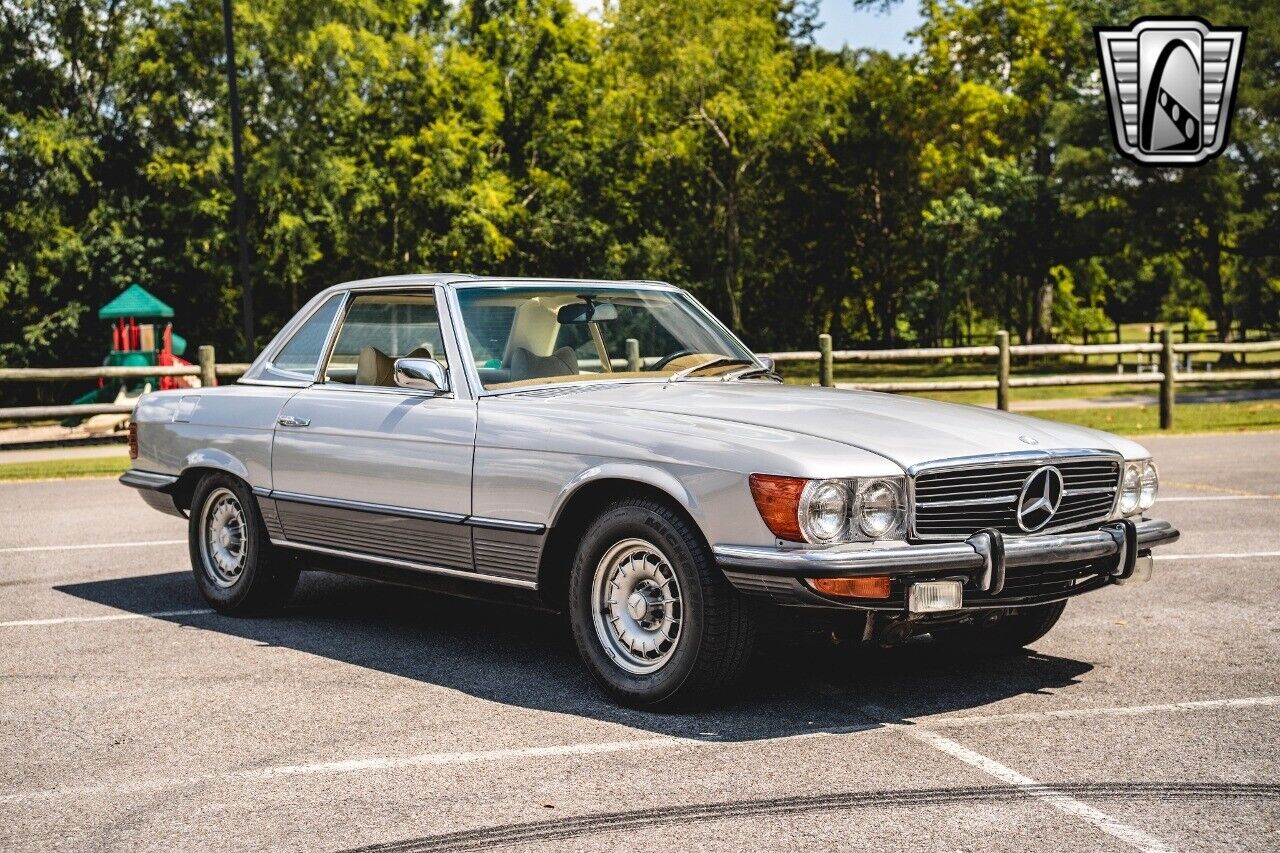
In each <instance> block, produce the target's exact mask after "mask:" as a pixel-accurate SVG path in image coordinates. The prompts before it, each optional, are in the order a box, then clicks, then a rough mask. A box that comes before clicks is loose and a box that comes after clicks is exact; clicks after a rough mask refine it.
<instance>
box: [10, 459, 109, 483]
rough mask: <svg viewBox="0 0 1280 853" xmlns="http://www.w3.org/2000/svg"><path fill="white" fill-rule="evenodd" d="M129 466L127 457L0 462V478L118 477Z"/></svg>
mask: <svg viewBox="0 0 1280 853" xmlns="http://www.w3.org/2000/svg"><path fill="white" fill-rule="evenodd" d="M128 467H129V457H127V456H124V455H120V456H92V457H87V458H78V459H47V460H41V461H39V462H0V480H66V479H69V478H72V477H118V476H120V475H121V474H123V473H124V472H125V471H126V470H127V469H128Z"/></svg>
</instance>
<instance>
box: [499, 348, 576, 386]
mask: <svg viewBox="0 0 1280 853" xmlns="http://www.w3.org/2000/svg"><path fill="white" fill-rule="evenodd" d="M577 375H578V354H577V353H575V352H574V351H573V349H572V348H571V347H560V349H558V350H556V351H555V352H553V353H551V355H534V354H533V353H531V352H530V351H529V350H527V349H525V348H524V347H516V348H515V349H514V350H512V352H511V381H512V382H518V381H520V380H522V379H545V378H546V377H548V376H577Z"/></svg>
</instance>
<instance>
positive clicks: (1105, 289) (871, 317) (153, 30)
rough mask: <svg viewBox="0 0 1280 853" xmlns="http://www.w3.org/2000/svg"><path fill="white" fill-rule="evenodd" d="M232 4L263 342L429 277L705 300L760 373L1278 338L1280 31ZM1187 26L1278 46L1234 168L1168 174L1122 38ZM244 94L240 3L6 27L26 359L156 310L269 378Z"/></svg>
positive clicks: (1262, 61)
mask: <svg viewBox="0 0 1280 853" xmlns="http://www.w3.org/2000/svg"><path fill="white" fill-rule="evenodd" d="M913 1H914V0H907V2H913ZM845 2H853V3H855V5H863V6H887V5H892V4H893V2H895V0H872V2H867V0H845ZM234 8H235V15H236V26H237V41H238V56H237V60H238V63H239V66H240V74H241V78H240V81H241V82H240V91H241V96H242V100H243V112H244V120H245V151H246V156H247V174H246V189H247V195H248V198H249V213H250V215H249V228H250V244H251V247H252V255H253V278H254V280H255V282H256V290H255V298H256V301H257V305H256V312H257V315H258V318H259V323H258V331H257V336H258V337H257V340H256V341H253V342H250V343H251V344H252V345H253V346H260V345H261V344H263V343H264V342H265V340H266V339H267V338H269V337H270V335H271V334H272V333H273V332H274V331H275V329H277V328H278V327H279V326H280V324H281V323H283V322H284V321H285V320H286V319H287V318H288V316H290V315H291V314H292V312H293V311H295V310H296V308H297V306H298V305H300V304H301V303H302V302H303V301H304V300H305V299H306V298H307V297H309V296H310V295H311V294H313V293H314V292H316V291H317V290H319V289H320V288H322V287H324V286H327V285H329V284H332V283H334V282H338V281H342V280H346V279H353V278H361V277H367V276H372V275H380V274H387V273H396V272H411V271H422V270H455V271H470V272H478V273H493V274H512V275H545V276H583V277H639V278H663V279H668V280H673V281H675V282H677V283H679V284H682V285H685V286H688V287H690V288H691V289H693V290H694V291H695V292H696V293H697V294H698V295H699V296H701V297H702V298H703V299H704V301H706V302H707V303H708V304H709V305H711V306H712V307H713V309H714V310H716V311H717V312H718V313H719V314H720V315H721V316H722V317H723V318H724V319H725V321H726V322H727V323H729V324H730V325H732V326H734V327H735V328H737V329H739V330H740V331H742V332H743V334H744V335H745V336H746V338H747V339H748V340H749V342H751V343H752V344H754V345H756V346H758V347H761V348H775V347H796V346H800V347H805V348H808V347H810V346H811V345H812V337H813V334H814V332H815V331H819V330H821V331H830V332H831V333H832V334H833V335H835V336H836V338H837V341H838V342H840V343H841V344H845V343H852V342H859V341H860V342H875V343H881V344H892V343H894V342H899V341H906V342H915V341H918V342H922V343H937V342H940V341H943V340H947V339H952V338H955V337H956V336H957V335H959V336H962V337H963V336H965V335H969V336H972V335H974V334H981V333H982V332H984V331H989V330H991V329H994V328H996V327H997V326H1003V327H1007V328H1010V329H1013V330H1015V332H1016V333H1017V334H1018V335H1019V336H1020V337H1022V338H1024V339H1028V340H1049V339H1052V338H1053V337H1054V336H1055V335H1060V334H1064V333H1078V332H1080V331H1081V330H1083V329H1086V328H1088V329H1098V328H1099V327H1101V326H1104V325H1109V324H1110V323H1111V322H1118V321H1130V320H1149V319H1157V318H1161V319H1166V320H1171V321H1185V322H1191V323H1204V322H1205V321H1206V320H1210V319H1211V320H1213V321H1215V322H1216V324H1217V327H1218V328H1219V329H1220V330H1230V329H1231V328H1232V323H1233V322H1234V323H1243V324H1246V325H1249V326H1254V327H1257V326H1268V327H1269V326H1273V325H1274V324H1275V322H1276V320H1277V319H1278V314H1280V258H1278V257H1277V253H1280V248H1278V244H1277V241H1276V240H1275V236H1274V235H1276V234H1277V233H1280V139H1278V138H1277V136H1278V131H1277V123H1276V116H1277V115H1280V80H1278V79H1277V75H1278V74H1280V58H1278V57H1277V53H1276V52H1277V50H1280V11H1277V7H1276V6H1275V5H1274V4H1273V3H1268V2H1265V0H1208V2H1207V6H1206V3H1204V2H1199V3H1197V4H1191V3H1189V2H1180V3H1179V2H1175V3H1174V4H1173V8H1170V4H1168V3H1161V4H1155V3H1150V2H1145V1H1144V0H924V2H922V4H921V9H922V13H923V18H924V23H923V25H922V26H921V28H920V30H919V31H918V32H917V33H916V34H915V43H916V45H917V48H916V49H915V50H914V51H913V52H910V53H908V54H906V55H901V56H894V55H889V54H886V53H882V52H876V51H866V50H862V51H852V50H846V51H842V52H831V51H827V50H823V49H821V48H818V47H816V46H815V45H814V43H813V40H812V33H813V30H814V27H815V26H816V23H815V21H816V17H815V4H813V3H812V2H795V0H792V2H785V1H784V0H681V2H676V0H617V2H611V3H609V4H605V6H604V11H603V13H602V14H601V15H598V16H595V17H592V16H588V15H585V14H583V13H582V12H581V11H579V9H578V8H577V7H576V6H575V5H574V3H573V2H571V0H461V2H448V0H254V2H246V1H245V0H241V2H236V3H235V4H234ZM1178 12H1181V13H1184V14H1199V15H1203V16H1205V17H1207V18H1208V19H1209V20H1211V21H1213V22H1214V23H1216V24H1237V25H1239V24H1244V25H1247V26H1249V27H1250V33H1249V36H1248V44H1247V47H1246V54H1245V61H1244V65H1243V69H1244V70H1243V75H1242V80H1241V87H1240V91H1239V98H1238V107H1237V112H1236V119H1235V122H1234V123H1233V125H1232V143H1231V145H1230V147H1229V149H1228V151H1227V152H1226V153H1225V154H1224V156H1222V157H1221V158H1219V159H1217V160H1215V161H1213V162H1212V163H1210V164H1208V165H1205V166H1202V167H1200V168H1194V169H1150V168H1144V167H1138V166H1135V165H1133V164H1131V163H1129V162H1128V161H1125V160H1123V159H1122V158H1120V157H1119V156H1118V155H1117V154H1116V152H1115V151H1114V149H1113V147H1112V144H1111V139H1110V131H1109V130H1108V125H1107V122H1108V117H1107V115H1106V112H1105V108H1104V106H1103V102H1102V98H1101V95H1100V92H1099V88H1098V70H1097V64H1096V58H1095V55H1094V47H1093V36H1092V27H1093V26H1094V25H1095V24H1117V23H1127V22H1128V21H1129V20H1132V19H1133V18H1135V17H1137V16H1139V15H1141V14H1170V13H1178ZM224 62H225V57H224V56H223V42H222V18H221V3H220V2H219V0H0V223H2V224H0V309H3V310H2V311H0V362H4V363H8V364H15V365H17V364H56V363H90V362H91V361H93V360H96V358H98V357H99V356H100V355H101V351H102V349H103V346H104V343H105V340H104V339H105V330H103V329H100V328H99V326H98V324H97V321H96V319H94V313H93V310H94V309H96V308H97V307H98V306H100V305H101V304H103V303H104V302H106V301H107V300H108V299H110V298H111V297H112V296H114V295H115V294H116V293H117V292H119V290H121V289H122V288H123V287H124V286H126V285H127V284H129V283H130V282H132V281H138V282H140V283H142V284H143V285H145V286H146V287H148V288H149V289H150V290H152V291H153V292H155V293H156V294H157V295H159V296H160V297H161V298H163V299H164V300H165V301H167V302H170V303H171V304H172V305H174V307H175V308H176V309H177V312H178V325H179V328H180V329H181V331H182V332H183V333H184V334H185V335H186V336H187V337H189V338H192V339H193V340H196V341H200V342H206V341H207V342H211V343H214V344H217V345H218V346H220V347H222V348H224V351H238V350H239V349H240V348H241V347H243V345H244V343H245V342H244V341H242V340H240V339H239V337H238V335H239V334H240V332H239V329H240V323H239V319H238V318H239V303H240V293H239V289H238V285H237V284H236V281H237V277H236V276H235V275H234V274H233V267H234V260H235V235H234V232H233V230H232V216H231V212H232V197H231V191H230V172H231V164H230V143H229V134H228V130H227V128H228V125H229V116H228V113H227V97H226V76H225V64H224ZM1227 333H1229V331H1228V332H1227Z"/></svg>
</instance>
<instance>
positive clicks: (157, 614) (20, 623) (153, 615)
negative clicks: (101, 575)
mask: <svg viewBox="0 0 1280 853" xmlns="http://www.w3.org/2000/svg"><path fill="white" fill-rule="evenodd" d="M212 612H213V611H212V610H210V609H209V608H207V607H204V608H201V609H199V610H155V611H152V612H150V613H112V614H110V615H109V616H61V617H58V618H55V619H18V620H16V621H14V622H0V628H31V627H35V626H38V625H68V624H71V623H74V622H120V621H122V620H125V619H165V618H167V617H170V616H204V615H206V614H209V613H212Z"/></svg>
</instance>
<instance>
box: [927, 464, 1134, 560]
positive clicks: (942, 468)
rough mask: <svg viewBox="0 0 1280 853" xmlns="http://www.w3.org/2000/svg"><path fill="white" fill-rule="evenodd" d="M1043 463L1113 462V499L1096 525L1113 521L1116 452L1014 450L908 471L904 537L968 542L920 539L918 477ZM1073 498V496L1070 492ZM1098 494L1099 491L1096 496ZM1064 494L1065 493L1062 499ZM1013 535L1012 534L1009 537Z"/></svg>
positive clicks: (959, 537)
mask: <svg viewBox="0 0 1280 853" xmlns="http://www.w3.org/2000/svg"><path fill="white" fill-rule="evenodd" d="M1037 462H1039V463H1042V464H1045V465H1057V464H1060V463H1067V462H1115V463H1116V464H1117V465H1118V466H1119V471H1118V474H1119V476H1118V477H1117V478H1116V486H1115V498H1114V499H1113V500H1112V501H1111V511H1110V512H1109V513H1107V514H1106V515H1105V516H1103V517H1101V518H1099V519H1098V520H1097V522H1096V523H1099V524H1100V523H1104V522H1107V521H1113V520H1114V519H1115V518H1116V512H1117V507H1118V506H1119V504H1120V483H1121V482H1122V481H1123V479H1124V465H1125V462H1126V460H1125V458H1124V455H1123V454H1121V453H1120V452H1118V451H1115V450H1102V449H1099V448H1093V447H1081V448H1066V449H1057V450H1014V451H1010V452H1007V453H992V454H985V455H978V456H955V457H952V458H950V459H939V460H933V461H929V462H920V463H917V464H915V465H912V466H911V467H909V468H907V535H908V537H910V539H911V541H913V542H962V541H964V540H965V539H966V538H967V535H966V534H960V533H953V534H947V535H945V536H921V535H920V534H919V533H918V532H917V530H916V476H917V475H918V474H935V473H939V472H946V471H964V470H967V469H970V468H987V469H989V468H1011V467H1015V466H1018V465H1027V464H1035V463H1037ZM1071 493H1072V494H1076V491H1075V490H1073V491H1072V492H1071ZM1080 493H1087V490H1080ZM1097 493H1098V494H1101V493H1102V491H1099V492H1097ZM1065 494H1066V492H1064V495H1065ZM929 505H930V506H941V505H942V504H929ZM1094 523H1095V522H1092V521H1090V522H1084V523H1071V524H1065V525H1058V526H1053V525H1049V526H1048V527H1044V528H1042V529H1040V530H1037V531H1035V533H1034V534H1030V533H1029V534H1022V535H1027V536H1031V535H1036V536H1041V535H1044V536H1047V535H1049V534H1051V533H1068V532H1071V531H1074V530H1081V529H1084V528H1087V527H1089V526H1091V525H1093V524H1094ZM1009 535H1013V534H1009Z"/></svg>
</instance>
